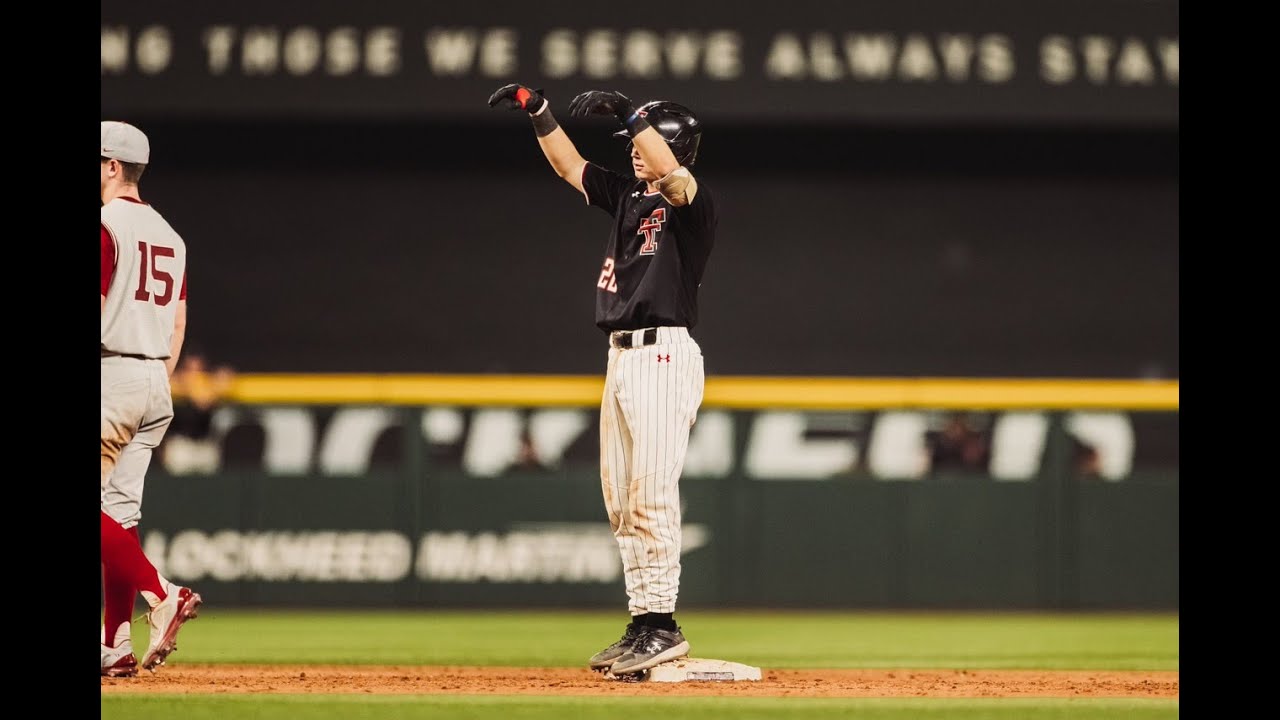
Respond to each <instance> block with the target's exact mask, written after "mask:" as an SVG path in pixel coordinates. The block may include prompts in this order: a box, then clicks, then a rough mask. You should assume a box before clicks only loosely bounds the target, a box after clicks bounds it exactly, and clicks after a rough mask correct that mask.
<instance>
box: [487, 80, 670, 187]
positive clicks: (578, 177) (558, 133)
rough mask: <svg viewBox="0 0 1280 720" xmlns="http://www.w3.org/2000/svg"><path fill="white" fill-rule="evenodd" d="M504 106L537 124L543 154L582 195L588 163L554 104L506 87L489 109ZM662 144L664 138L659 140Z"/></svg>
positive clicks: (527, 91)
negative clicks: (555, 112)
mask: <svg viewBox="0 0 1280 720" xmlns="http://www.w3.org/2000/svg"><path fill="white" fill-rule="evenodd" d="M497 105H503V106H505V107H507V108H509V109H511V110H524V111H525V112H527V113H529V119H530V120H532V121H533V131H534V133H536V134H537V136H538V145H539V146H541V147H542V154H543V155H546V156H547V162H549V163H551V167H552V168H553V169H554V170H555V171H556V174H557V175H559V176H560V177H561V178H564V181H565V182H567V183H569V184H570V185H572V186H573V187H574V188H575V189H577V190H578V192H582V166H583V164H585V163H586V162H587V161H586V160H585V159H583V157H582V155H580V154H579V153H578V148H577V147H575V146H574V144H573V141H572V140H570V139H569V136H568V135H567V134H566V133H565V131H564V129H563V128H561V127H560V125H559V123H557V122H556V119H555V117H554V116H553V115H552V114H551V103H550V101H548V100H547V99H546V98H545V97H543V96H542V91H541V90H532V89H530V88H528V87H525V86H524V85H520V84H519V83H512V84H510V85H503V86H502V87H500V88H498V90H497V91H496V92H494V93H493V95H490V96H489V107H496V106H497ZM659 140H661V138H659Z"/></svg>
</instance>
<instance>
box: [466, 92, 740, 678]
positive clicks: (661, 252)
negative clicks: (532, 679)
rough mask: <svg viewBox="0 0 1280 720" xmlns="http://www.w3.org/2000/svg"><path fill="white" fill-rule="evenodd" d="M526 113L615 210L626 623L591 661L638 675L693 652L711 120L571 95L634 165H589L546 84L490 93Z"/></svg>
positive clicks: (612, 456)
mask: <svg viewBox="0 0 1280 720" xmlns="http://www.w3.org/2000/svg"><path fill="white" fill-rule="evenodd" d="M489 105H490V107H494V106H497V105H503V106H506V107H508V108H511V109H521V110H525V111H526V112H528V114H529V116H530V118H531V119H532V122H533V128H534V132H535V134H536V135H537V138H538V144H539V145H540V146H541V148H542V151H543V154H545V155H546V158H547V161H548V162H550V163H551V166H552V167H553V168H554V169H555V171H556V173H557V174H559V175H560V177H561V178H562V179H564V180H565V181H566V182H567V183H569V184H570V185H572V186H573V187H574V188H575V189H576V190H578V191H579V192H581V193H582V196H583V199H584V200H585V201H586V203H587V204H588V205H591V206H594V207H597V208H599V209H601V210H603V211H604V212H606V213H608V215H609V216H610V217H611V218H612V220H611V222H610V232H609V239H608V242H607V243H606V244H605V247H604V253H603V258H602V261H601V267H600V274H599V275H598V276H597V277H595V278H594V281H595V286H596V325H597V326H598V327H599V328H600V329H601V330H602V331H604V333H605V334H606V337H607V338H608V347H609V349H608V363H607V371H606V375H605V389H604V396H603V398H602V399H601V403H600V484H601V490H602V491H603V494H604V506H605V510H606V512H607V514H608V517H609V525H610V527H611V528H612V530H613V535H614V538H615V539H616V540H617V543H618V551H619V553H620V555H621V558H622V568H623V578H624V580H625V584H626V590H627V599H628V611H629V613H630V616H631V617H630V621H629V622H628V623H627V625H626V628H625V629H624V630H623V634H622V637H621V638H620V639H619V640H618V641H617V642H614V643H613V644H611V645H609V646H608V647H606V648H605V649H603V650H601V651H600V652H598V653H596V654H595V655H594V656H592V657H591V659H590V660H589V661H588V664H589V665H590V667H592V668H593V669H595V670H598V671H601V672H605V671H608V672H610V673H612V674H614V675H619V676H624V675H634V674H636V673H640V672H643V671H646V670H648V669H649V668H652V667H654V666H655V665H659V664H661V663H664V662H667V661H670V660H675V659H677V658H680V657H684V656H686V655H688V653H689V642H688V640H686V639H685V636H684V633H683V632H682V630H681V628H680V627H679V626H678V625H677V624H676V621H675V617H674V613H675V608H676V599H677V596H678V594H679V591H680V542H681V532H680V529H681V509H680V474H681V472H682V471H683V469H684V461H685V454H686V452H687V451H688V448H689V431H690V428H691V427H692V426H693V423H694V420H695V419H696V417H697V413H698V408H699V406H700V405H701V404H702V394H703V363H702V350H701V348H699V346H698V343H697V342H696V341H695V340H694V339H693V337H692V336H691V335H690V330H692V329H693V327H694V326H695V325H696V324H697V322H698V288H699V286H700V284H701V283H702V275H703V271H704V270H705V269H706V265H707V259H708V257H709V256H710V254H711V248H712V246H713V245H714V243H715V231H716V223H717V217H716V206H715V199H714V196H713V195H712V193H711V190H710V189H709V188H708V187H707V186H706V184H705V183H701V182H699V180H698V179H697V178H695V177H694V175H693V173H692V171H691V170H690V168H691V167H692V165H693V163H694V160H695V159H696V157H697V152H698V145H699V143H700V141H701V135H702V125H701V123H699V121H698V119H697V117H695V116H694V114H693V112H692V111H690V110H689V108H687V107H685V106H683V105H680V104H677V103H674V102H669V101H665V100H657V101H652V102H649V103H646V104H644V105H642V106H641V107H639V108H636V107H634V106H633V105H632V103H631V101H630V100H629V99H628V98H627V97H626V96H625V95H623V94H621V93H618V92H610V91H600V90H595V91H590V92H585V93H582V94H581V95H578V96H577V97H575V98H574V99H573V101H572V102H571V103H570V105H569V111H570V113H571V114H572V115H574V116H577V117H585V116H589V115H607V116H613V117H616V118H617V119H618V120H619V121H620V122H621V124H622V126H623V127H622V129H621V130H619V131H618V132H616V133H615V135H616V136H618V137H619V138H621V139H625V140H627V141H628V143H627V154H628V155H629V156H630V158H631V169H632V172H631V173H630V174H627V175H621V174H618V173H616V172H612V171H610V170H607V169H605V168H603V167H601V166H599V165H596V164H594V163H591V162H587V161H586V160H585V159H583V158H582V156H581V155H579V154H578V151H577V148H576V147H575V146H574V144H573V142H572V141H570V140H569V136H568V135H567V134H565V132H564V130H563V129H562V128H560V127H559V125H558V124H557V123H556V120H555V118H554V117H553V116H552V114H551V109H550V103H549V102H548V101H547V100H546V98H544V97H543V96H542V94H541V92H540V91H538V90H532V89H530V88H528V87H527V86H524V85H518V84H511V85H506V86H504V87H502V88H499V89H498V90H497V92H495V93H494V94H493V95H492V96H491V97H490V98H489Z"/></svg>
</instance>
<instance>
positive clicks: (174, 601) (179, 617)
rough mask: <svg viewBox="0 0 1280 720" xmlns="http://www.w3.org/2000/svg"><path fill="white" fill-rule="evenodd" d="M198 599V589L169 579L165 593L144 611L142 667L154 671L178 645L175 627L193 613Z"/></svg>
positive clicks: (194, 613) (193, 615)
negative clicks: (146, 633)
mask: <svg viewBox="0 0 1280 720" xmlns="http://www.w3.org/2000/svg"><path fill="white" fill-rule="evenodd" d="M202 602H204V600H202V599H201V598H200V595H199V593H196V592H195V591H193V590H192V589H191V588H185V587H181V586H178V585H175V584H173V583H169V594H168V595H167V596H165V599H164V600H161V601H160V604H159V605H156V606H155V607H153V608H151V611H150V612H148V613H147V623H148V624H150V625H151V639H150V641H149V642H148V643H147V654H146V655H144V656H143V657H142V667H143V668H144V669H146V670H149V671H151V672H155V671H156V668H157V667H159V666H161V665H163V664H164V661H165V659H167V658H168V657H169V655H170V653H172V652H173V651H175V650H177V649H178V629H179V628H181V627H182V624H183V623H185V622H186V621H188V620H190V619H192V618H194V617H195V616H196V611H197V610H198V609H199V607H200V603H202Z"/></svg>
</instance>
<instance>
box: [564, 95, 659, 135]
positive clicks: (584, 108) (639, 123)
mask: <svg viewBox="0 0 1280 720" xmlns="http://www.w3.org/2000/svg"><path fill="white" fill-rule="evenodd" d="M569 114H570V115H572V116H574V117H586V116H588V115H612V116H614V117H616V118H618V120H619V121H621V122H622V124H623V125H625V126H626V128H627V131H628V132H629V133H631V136H632V137H635V136H636V133H638V132H640V131H641V130H644V129H645V128H647V127H649V123H647V122H645V119H644V118H642V117H640V116H638V115H636V109H635V107H634V106H632V104H631V98H629V97H627V96H626V95H623V94H622V93H620V92H615V91H612V90H588V91H587V92H584V93H582V94H580V95H578V96H577V97H575V98H574V99H573V100H571V101H570V102H569Z"/></svg>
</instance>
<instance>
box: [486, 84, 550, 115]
mask: <svg viewBox="0 0 1280 720" xmlns="http://www.w3.org/2000/svg"><path fill="white" fill-rule="evenodd" d="M545 100H546V98H544V97H543V96H542V91H541V90H534V89H532V88H527V87H525V86H524V85H521V84H520V83H511V84H510V85H503V86H502V87H500V88H498V89H497V91H496V92H494V93H493V94H492V95H490V96H489V107H497V106H498V105H502V106H503V107H505V108H507V109H508V110H524V111H526V112H528V113H529V114H530V115H532V114H533V113H536V112H538V111H539V110H541V109H542V103H543V102H544V101H545Z"/></svg>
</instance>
